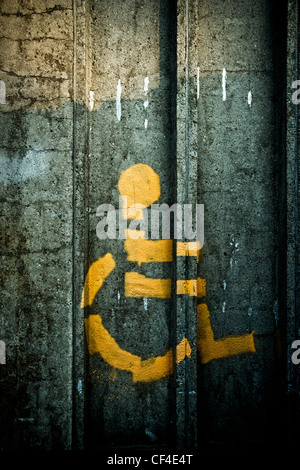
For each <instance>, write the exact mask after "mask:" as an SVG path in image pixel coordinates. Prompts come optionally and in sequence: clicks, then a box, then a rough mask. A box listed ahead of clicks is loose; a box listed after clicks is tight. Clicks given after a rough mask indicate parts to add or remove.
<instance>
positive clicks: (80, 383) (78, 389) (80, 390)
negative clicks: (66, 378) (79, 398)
mask: <svg viewBox="0 0 300 470" xmlns="http://www.w3.org/2000/svg"><path fill="white" fill-rule="evenodd" d="M77 391H78V393H80V395H81V394H82V381H81V380H80V379H79V380H78V384H77Z"/></svg>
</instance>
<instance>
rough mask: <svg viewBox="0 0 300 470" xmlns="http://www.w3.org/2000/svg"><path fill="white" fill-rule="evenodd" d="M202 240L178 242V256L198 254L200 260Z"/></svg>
mask: <svg viewBox="0 0 300 470" xmlns="http://www.w3.org/2000/svg"><path fill="white" fill-rule="evenodd" d="M199 254H200V242H199V241H197V242H177V246H176V255H177V256H196V257H197V261H199Z"/></svg>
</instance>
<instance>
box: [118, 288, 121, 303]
mask: <svg viewBox="0 0 300 470" xmlns="http://www.w3.org/2000/svg"><path fill="white" fill-rule="evenodd" d="M120 298H121V295H120V291H119V290H118V303H119V302H120Z"/></svg>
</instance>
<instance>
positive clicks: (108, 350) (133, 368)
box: [85, 315, 191, 382]
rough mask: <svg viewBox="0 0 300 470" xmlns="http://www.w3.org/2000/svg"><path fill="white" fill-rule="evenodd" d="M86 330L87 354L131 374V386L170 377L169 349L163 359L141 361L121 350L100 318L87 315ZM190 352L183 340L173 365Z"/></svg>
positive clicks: (171, 355) (171, 368)
mask: <svg viewBox="0 0 300 470" xmlns="http://www.w3.org/2000/svg"><path fill="white" fill-rule="evenodd" d="M85 329H86V334H87V342H88V347H89V353H90V354H91V355H92V354H96V353H98V354H101V356H102V358H103V359H104V360H105V361H106V362H107V363H108V364H110V365H111V366H112V367H115V368H116V369H120V370H127V371H128V372H131V373H132V378H133V381H134V382H151V381H153V380H159V379H161V378H163V377H166V376H168V375H170V374H172V373H173V351H172V348H171V349H169V350H168V351H167V353H166V354H165V355H164V356H156V357H151V358H149V359H146V360H142V358H141V357H140V356H137V355H135V354H132V353H130V352H128V351H125V350H124V349H121V348H120V346H119V345H118V343H117V342H116V341H115V340H114V338H113V337H112V336H111V335H110V334H109V332H108V331H107V330H106V329H105V328H104V326H103V323H102V320H101V317H100V315H90V316H89V317H88V318H86V319H85ZM190 355H191V348H190V345H189V343H188V341H187V339H186V338H184V339H183V340H182V341H181V342H180V344H179V345H178V346H177V348H176V362H177V363H179V362H181V361H182V360H183V359H184V358H185V357H190Z"/></svg>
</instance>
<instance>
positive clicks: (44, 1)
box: [0, 0, 298, 450]
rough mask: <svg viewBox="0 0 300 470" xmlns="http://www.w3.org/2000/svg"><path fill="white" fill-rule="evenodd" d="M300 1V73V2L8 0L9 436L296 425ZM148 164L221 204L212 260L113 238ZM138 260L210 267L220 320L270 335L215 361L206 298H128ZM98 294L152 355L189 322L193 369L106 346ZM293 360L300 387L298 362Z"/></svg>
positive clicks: (157, 269) (204, 271)
mask: <svg viewBox="0 0 300 470" xmlns="http://www.w3.org/2000/svg"><path fill="white" fill-rule="evenodd" d="M288 3H289V23H288V24H289V29H288V33H289V36H288V41H289V42H288V44H289V51H288V59H287V60H288V75H287V78H285V73H284V66H285V60H286V56H285V53H284V52H285V50H284V48H285V43H284V41H285V39H284V40H281V39H280V38H281V37H280V31H281V27H282V28H283V31H284V33H285V30H284V21H285V15H286V12H285V2H283V6H282V7H281V9H280V8H279V9H278V10H277V9H276V8H274V7H272V4H273V2H271V1H263V0H255V1H250V0H249V1H246V2H235V1H233V0H227V1H226V2H224V1H221V0H216V1H215V2H210V1H208V0H201V1H196V0H189V1H187V2H184V1H178V2H177V10H176V11H175V8H174V4H173V3H172V2H170V1H167V0H163V1H161V2H157V1H156V0H150V1H149V0H148V1H147V2H146V1H144V0H128V1H126V2H122V1H115V2H106V1H104V0H88V1H84V0H74V1H71V0H66V1H64V0H61V1H59V0H56V1H54V0H53V1H52V0H51V1H50V0H49V1H48V0H39V1H30V0H27V1H26V0H2V1H1V2H0V13H1V16H0V31H1V33H0V80H1V81H2V82H3V83H4V84H5V104H3V96H2V95H1V100H0V102H1V104H0V111H1V113H0V183H1V185H0V192H1V194H0V198H1V204H2V211H1V214H0V223H1V228H0V234H1V242H2V243H1V266H2V274H1V316H0V341H4V342H5V345H6V363H5V364H0V396H1V400H0V425H1V426H0V429H1V434H0V449H1V450H7V449H9V450H11V449H25V448H30V449H51V450H56V449H71V448H73V449H75V448H86V449H93V450H95V449H101V448H103V447H117V448H118V447H122V446H127V445H128V446H134V445H135V446H145V447H147V446H151V448H158V449H165V448H168V447H172V445H174V443H176V439H177V445H178V446H179V447H184V444H188V445H189V446H193V444H194V442H192V441H193V439H194V440H198V447H200V448H203V447H204V448H205V447H207V446H208V447H210V446H215V445H216V446H217V447H218V446H220V445H223V444H226V445H232V446H239V445H241V444H247V445H250V444H251V443H264V442H266V441H267V440H268V439H270V440H272V439H273V438H274V437H276V435H279V436H282V437H283V433H284V428H282V427H281V424H282V423H281V421H280V419H279V418H278V412H277V409H278V408H280V407H281V408H282V410H283V414H284V413H285V410H286V408H285V407H283V404H284V402H282V396H281V393H282V387H284V386H285V383H284V385H283V382H284V381H285V379H286V367H287V366H286V362H287V360H288V352H287V351H286V348H287V346H289V344H290V341H292V340H293V339H294V338H293V334H294V324H295V322H297V318H295V317H296V315H295V297H294V290H295V277H294V276H293V275H292V274H291V269H292V268H291V267H293V268H294V263H295V258H294V257H295V250H296V248H297V236H296V235H297V233H298V232H297V229H296V231H295V221H297V214H296V212H294V211H295V206H293V204H294V202H295V197H296V196H295V192H294V191H295V186H293V184H294V174H295V170H296V168H295V166H294V165H295V160H294V159H293V158H294V155H295V153H293V152H294V151H295V152H297V151H298V149H295V148H294V147H293V151H292V150H291V147H290V146H292V145H294V143H295V140H294V139H295V131H297V128H296V126H297V122H296V121H295V119H296V120H297V116H295V114H294V113H295V112H296V111H295V109H294V108H290V107H288V111H287V117H288V120H287V123H288V124H287V126H288V127H287V139H286V136H285V128H284V126H283V123H284V116H285V114H284V113H285V105H286V100H285V97H284V96H283V95H284V94H285V93H286V92H287V90H289V82H288V80H290V79H291V77H294V74H295V73H296V71H295V69H294V63H295V55H296V51H295V50H294V49H293V47H294V46H295V41H296V38H295V29H294V27H295V25H294V13H295V2H294V1H293V0H291V1H289V2H288ZM280 19H281V20H282V21H283V22H282V23H280ZM176 20H177V27H175V26H176V25H175V22H176ZM284 38H285V36H284ZM292 46H293V47H292ZM224 68H225V69H226V73H227V80H226V100H223V95H222V93H223V90H222V71H223V69H224ZM145 77H148V78H149V90H148V92H146V91H145V89H144V80H145ZM293 79H294V78H293ZM295 79H296V78H295ZM118 80H120V83H121V86H122V94H121V118H120V120H118V116H117V108H116V93H117V85H118ZM285 80H286V82H285ZM1 90H3V89H1ZM249 91H251V92H252V102H251V106H250V104H249V103H248V92H249ZM146 99H148V100H149V106H148V107H147V108H145V106H144V101H145V100H146ZM289 106H290V104H289ZM145 119H147V120H148V121H147V122H148V125H147V128H145ZM285 139H286V140H285ZM285 152H287V160H285ZM135 163H147V164H148V165H151V166H152V167H153V169H154V170H155V171H156V172H157V173H158V174H159V176H160V182H161V190H162V193H161V198H160V202H165V203H167V204H170V205H171V204H172V203H174V202H180V203H182V204H183V203H186V202H190V203H193V204H195V202H198V203H202V204H204V206H205V244H204V247H203V250H202V252H201V257H200V262H199V264H198V266H196V265H195V263H194V264H193V263H192V264H185V263H181V262H180V261H178V262H177V263H176V264H175V266H174V265H171V264H168V263H166V264H163V265H158V264H157V265H154V264H151V265H142V266H141V267H138V268H137V266H136V264H133V263H130V262H128V261H127V259H126V253H125V251H124V246H123V245H124V242H123V241H122V240H107V241H100V240H99V239H98V238H97V235H96V226H97V223H98V221H99V219H98V217H97V216H96V209H97V207H98V206H99V205H100V204H102V203H110V204H113V205H115V207H118V204H119V199H118V197H119V192H118V180H119V177H120V173H121V171H122V170H124V169H126V168H128V167H129V166H130V165H133V164H135ZM286 176H287V181H286V179H285V178H286ZM286 184H287V208H288V211H287V219H286V214H285V204H286V192H285V191H286ZM286 224H287V225H286ZM286 226H287V227H288V229H292V230H293V233H291V232H289V238H288V246H287V248H288V250H287V251H286V232H285V230H286V228H285V227H286ZM107 252H111V253H113V255H114V257H115V259H116V261H117V269H116V270H115V271H114V272H113V273H112V274H111V276H110V278H109V282H108V283H107V284H106V285H104V286H103V289H101V290H100V291H99V293H98V294H97V297H96V299H95V302H94V303H93V305H92V306H91V307H87V308H85V309H82V308H80V300H81V293H82V288H83V284H84V279H85V275H86V273H87V271H88V268H89V266H90V265H91V263H92V262H94V261H95V260H96V259H98V257H99V256H103V255H105V254H106V253H107ZM130 270H138V271H139V272H140V273H142V274H146V275H148V276H149V277H162V278H167V277H173V283H174V281H175V280H176V277H177V278H182V277H183V276H195V274H196V273H195V271H196V270H198V276H200V277H202V278H205V279H206V280H207V295H206V298H205V302H206V303H207V305H208V308H209V311H210V315H211V323H212V329H213V332H214V335H215V338H216V339H218V338H221V337H223V336H227V335H240V334H245V333H250V332H251V331H252V330H255V346H256V353H255V354H245V355H240V356H234V357H227V358H223V359H220V360H215V361H212V362H210V363H208V364H201V358H200V357H199V355H197V354H196V349H195V345H196V341H197V338H196V305H195V304H196V302H195V299H189V302H186V300H184V299H182V298H179V297H177V298H174V296H173V298H172V299H171V300H163V301H162V300H161V299H152V298H150V299H148V301H147V304H145V301H144V299H135V298H124V273H125V272H126V271H130ZM285 270H286V271H285ZM282 272H283V273H284V276H283V277H284V279H282ZM285 276H287V277H285ZM285 282H286V284H285ZM98 312H101V316H102V319H103V323H104V324H105V326H106V327H107V329H108V330H109V332H110V334H111V335H112V336H113V337H114V338H115V339H116V341H117V342H118V344H119V345H120V346H121V347H122V348H124V349H126V350H128V351H130V352H132V353H133V354H137V355H139V356H141V357H142V359H146V358H148V357H151V356H156V355H162V354H164V353H165V352H166V350H167V349H168V348H169V347H170V346H174V345H176V344H177V343H178V341H179V340H180V339H181V338H182V336H183V335H184V334H187V335H188V337H189V340H190V342H191V345H192V351H193V354H192V357H191V360H190V362H188V361H186V362H183V363H181V364H180V365H179V366H178V367H177V368H176V370H175V374H174V375H175V376H170V377H166V378H164V379H162V380H159V381H154V382H152V383H133V381H132V375H131V373H129V372H127V371H120V370H115V369H113V368H112V367H111V366H109V365H108V364H107V363H106V362H105V361H104V360H103V359H102V358H101V356H99V355H95V356H89V354H88V350H87V344H86V338H85V331H84V325H83V323H84V317H86V318H87V317H88V316H89V315H90V314H93V313H98ZM286 312H287V313H286ZM286 332H287V333H288V335H287V336H285V335H286ZM280 335H281V340H280V341H278V337H280ZM280 347H281V354H283V360H282V356H281V357H280ZM282 351H283V352H282ZM283 363H284V364H283ZM288 371H289V381H290V384H292V386H293V387H295V388H294V391H295V393H297V383H298V382H297V380H298V379H297V377H298V375H297V371H295V370H294V369H291V368H290V367H289V366H288ZM196 431H198V437H197V436H196Z"/></svg>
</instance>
